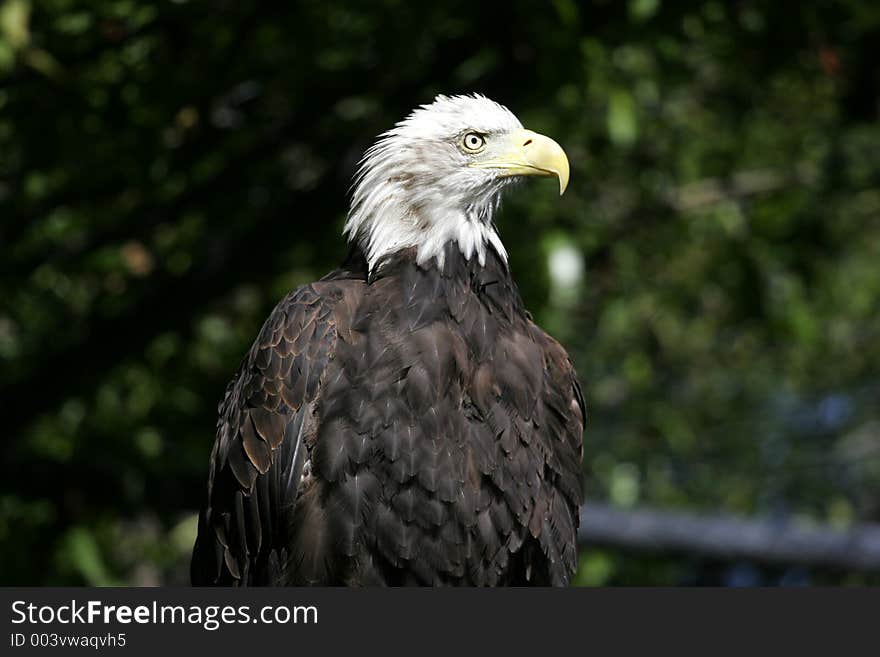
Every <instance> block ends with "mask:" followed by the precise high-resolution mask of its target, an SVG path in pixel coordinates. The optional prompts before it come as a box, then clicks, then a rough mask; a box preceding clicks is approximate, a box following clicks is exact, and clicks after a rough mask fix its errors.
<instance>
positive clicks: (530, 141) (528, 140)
mask: <svg viewBox="0 0 880 657" xmlns="http://www.w3.org/2000/svg"><path fill="white" fill-rule="evenodd" d="M531 143H532V140H531V139H526V143H525V144H523V148H525V147H526V146H528V145H529V144H531Z"/></svg>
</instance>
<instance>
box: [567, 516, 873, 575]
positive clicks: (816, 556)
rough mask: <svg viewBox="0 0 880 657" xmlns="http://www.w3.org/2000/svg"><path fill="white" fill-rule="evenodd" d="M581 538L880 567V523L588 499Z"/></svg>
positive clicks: (591, 542)
mask: <svg viewBox="0 0 880 657" xmlns="http://www.w3.org/2000/svg"><path fill="white" fill-rule="evenodd" d="M578 542H579V543H580V544H581V547H585V546H601V545H604V546H613V547H617V548H628V549H633V550H639V551H650V552H686V553H689V554H699V555H703V556H707V557H715V558H719V559H725V560H729V559H751V560H754V561H761V562H776V563H788V564H803V565H810V566H832V567H839V568H846V569H849V570H861V571H875V570H880V524H873V523H872V524H862V525H856V526H854V527H852V528H850V529H848V530H838V529H834V528H831V527H828V526H820V527H803V526H800V525H797V524H795V523H793V522H792V521H791V520H784V521H781V522H777V521H773V520H756V519H751V518H743V517H737V516H731V515H711V516H710V515H698V514H694V513H688V512H682V511H664V510H660V509H650V508H640V509H634V510H622V509H615V508H613V507H611V506H609V505H607V504H602V503H597V502H588V503H586V504H585V505H584V506H583V508H582V509H581V525H580V529H579V530H578Z"/></svg>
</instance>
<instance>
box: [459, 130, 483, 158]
mask: <svg viewBox="0 0 880 657" xmlns="http://www.w3.org/2000/svg"><path fill="white" fill-rule="evenodd" d="M461 145H462V148H464V150H465V151H467V152H468V153H478V152H479V151H481V150H483V147H484V146H485V145H486V138H485V137H484V136H483V135H481V134H480V133H479V132H469V133H467V134H466V135H465V136H464V137H463V138H462V140H461Z"/></svg>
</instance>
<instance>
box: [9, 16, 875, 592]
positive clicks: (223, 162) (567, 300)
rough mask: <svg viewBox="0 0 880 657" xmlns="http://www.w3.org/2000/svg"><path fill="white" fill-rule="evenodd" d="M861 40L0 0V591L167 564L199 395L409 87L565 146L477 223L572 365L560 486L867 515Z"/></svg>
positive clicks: (870, 96) (866, 75) (608, 563)
mask: <svg viewBox="0 0 880 657" xmlns="http://www.w3.org/2000/svg"><path fill="white" fill-rule="evenodd" d="M877 43H880V6H878V5H877V4H876V3H863V2H857V1H856V0H849V1H838V2H815V3H801V4H798V5H792V4H790V3H763V2H757V0H741V1H739V2H736V3H726V2H721V1H719V0H706V1H702V2H686V3H671V2H660V1H659V0H630V1H629V2H612V1H610V0H608V1H605V2H593V3H577V2H574V1H572V0H555V1H554V2H548V3H530V2H519V1H513V2H511V1H507V2H480V3H474V2H454V1H453V2H424V3H407V2H402V1H400V0H383V1H381V2H373V3H341V2H317V1H312V2H296V3H279V4H272V3H258V2H255V1H251V0H241V1H237V2H232V1H229V0H213V1H210V2H186V1H185V0H178V1H175V2H169V1H159V2H153V1H150V2H147V1H145V0H108V1H106V2H101V3H96V2H83V1H76V0H39V1H37V0H0V248H2V251H0V253H2V258H0V363H2V368H0V390H2V393H0V394H2V397H0V400H2V401H0V404H2V409H3V414H2V418H3V420H4V422H3V424H4V429H5V430H4V434H5V435H4V440H3V441H2V448H0V449H2V451H0V462H2V467H3V470H2V472H3V478H2V483H0V572H2V576H0V581H2V583H4V584H11V583H30V584H48V583H54V584H59V583H64V584H81V583H89V584H118V583H134V584H150V583H183V582H185V581H186V578H187V570H186V569H187V559H188V552H189V549H190V547H191V544H192V539H193V536H194V520H193V514H194V512H195V510H196V509H197V507H198V505H199V504H201V502H202V497H203V495H204V485H205V479H206V473H207V461H208V454H209V451H210V448H211V444H212V441H213V426H214V422H215V413H216V404H217V401H218V400H219V399H220V397H221V394H222V392H223V389H224V386H225V384H226V382H227V381H228V379H229V378H230V377H231V375H232V373H233V372H234V370H235V368H236V365H237V362H238V360H239V358H240V357H241V356H242V355H243V354H244V352H245V351H246V349H247V347H248V346H249V344H250V342H251V340H252V339H253V338H254V336H255V335H256V332H257V331H258V329H259V327H260V325H261V323H262V321H263V319H264V318H265V317H266V315H267V314H268V312H269V311H270V309H271V308H272V306H273V305H274V303H275V302H276V301H277V300H278V299H279V298H280V297H281V296H282V295H283V294H284V293H285V292H286V291H287V290H289V289H290V288H291V287H293V286H296V285H298V284H300V283H302V282H306V281H309V280H313V279H315V278H316V277H319V276H321V275H322V274H323V273H325V272H326V271H328V270H329V269H331V268H332V267H333V266H334V265H335V264H336V263H337V262H339V261H340V260H341V258H342V257H343V256H344V253H345V246H344V244H343V241H342V239H341V237H340V230H341V226H342V222H343V219H344V214H345V211H346V209H347V208H346V202H347V196H346V194H347V189H348V185H349V180H350V177H351V174H352V172H353V170H354V167H355V164H356V161H357V159H358V158H359V156H360V154H361V153H362V152H363V150H364V149H365V148H366V147H367V146H368V145H369V144H370V142H371V140H372V139H373V136H374V135H376V134H377V133H379V132H381V131H382V130H384V129H387V128H388V127H389V126H390V125H391V124H392V123H393V122H394V121H396V120H398V119H400V118H401V117H402V116H403V115H404V114H405V113H406V112H408V111H409V110H410V109H411V108H412V107H413V106H415V105H416V104H419V103H422V102H426V101H429V100H430V99H431V98H432V97H433V95H434V94H436V93H441V92H442V93H457V92H470V91H480V92H483V93H486V94H487V95H489V96H491V97H493V98H495V99H497V100H499V101H501V102H503V103H505V104H506V105H508V106H509V107H510V108H511V109H513V110H514V111H515V112H516V113H517V114H518V115H519V116H520V118H521V119H522V120H523V123H525V124H526V125H527V126H529V127H532V128H534V129H537V130H541V131H543V132H546V133H547V134H550V135H552V136H554V137H555V138H556V139H557V140H558V141H560V142H561V143H562V144H563V146H564V147H565V148H566V150H567V151H568V153H569V156H570V160H571V164H572V174H571V181H572V183H571V186H570V188H569V191H568V192H567V194H566V195H565V197H563V198H562V199H561V200H560V199H558V198H556V196H555V193H554V190H553V189H552V185H546V186H545V185H541V184H532V185H527V186H524V187H522V188H520V189H519V190H518V191H516V192H515V193H513V194H512V195H511V198H510V199H509V200H508V202H507V203H506V205H505V208H504V210H503V213H502V216H501V218H500V228H501V232H502V236H503V238H504V240H505V243H506V244H507V246H508V249H509V250H510V252H511V260H512V267H513V270H514V274H515V276H516V277H517V280H518V281H519V283H520V286H521V288H522V292H523V294H524V297H525V298H526V302H527V304H528V305H529V307H530V308H531V309H533V311H534V312H535V315H536V317H537V318H538V320H539V321H540V322H541V323H543V324H544V325H545V326H546V327H547V328H548V329H550V330H551V331H552V332H553V333H554V334H555V335H556V336H557V337H558V338H559V339H560V340H561V341H563V342H564V343H565V344H566V346H567V347H568V348H569V350H570V352H571V353H572V355H573V358H574V360H575V362H576V365H577V367H578V370H579V372H580V376H581V379H582V381H583V384H584V389H585V393H586V396H587V400H588V406H589V411H590V412H589V426H588V431H587V434H586V459H585V472H586V482H587V491H588V494H589V495H590V496H591V497H592V498H594V499H607V500H610V501H611V502H612V503H614V504H617V505H621V506H631V505H638V504H651V505H658V506H668V507H684V508H691V509H695V510H700V511H704V512H713V511H718V510H724V511H727V512H736V513H744V514H756V515H777V514H778V515H784V516H792V515H793V516H796V517H799V518H801V519H804V520H806V521H810V522H816V523H832V524H835V525H839V526H847V525H848V524H850V523H853V522H858V521H878V520H880V412H878V399H880V376H878V373H880V312H878V308H880V124H878V111H880V66H878V61H877V58H876V45H877ZM536 236H537V239H536ZM581 566H582V567H581V570H580V572H579V574H578V579H577V582H578V583H580V584H618V583H625V584H627V583H639V584H675V583H742V582H746V583H763V584H772V583H804V582H840V583H863V582H868V581H871V579H870V577H868V576H866V575H861V574H858V573H828V572H819V573H817V572H811V571H803V570H792V569H786V568H785V567H784V566H779V567H775V568H774V569H769V568H768V567H765V566H763V565H761V564H757V565H749V564H746V565H743V564H733V565H730V564H707V563H704V562H702V561H700V560H697V559H694V558H690V557H687V556H686V555H633V554H624V553H617V552H614V551H609V550H603V551H588V552H585V553H584V554H583V555H582V560H581ZM874 581H876V578H875V580H874Z"/></svg>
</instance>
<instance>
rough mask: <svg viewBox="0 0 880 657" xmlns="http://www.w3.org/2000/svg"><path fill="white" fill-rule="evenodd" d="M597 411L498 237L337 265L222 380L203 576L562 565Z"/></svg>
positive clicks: (271, 581)
mask: <svg viewBox="0 0 880 657" xmlns="http://www.w3.org/2000/svg"><path fill="white" fill-rule="evenodd" d="M352 262H356V259H353V260H352ZM583 420H584V409H583V399H582V397H581V394H580V389H579V387H578V384H577V380H576V378H575V374H574V371H573V369H572V366H571V363H570V362H569V359H568V356H567V355H566V353H565V351H564V350H563V349H562V347H561V346H560V345H559V344H558V343H557V342H555V341H554V340H553V339H552V338H550V337H549V336H547V335H546V334H545V333H544V332H543V331H541V329H539V328H538V327H537V326H536V325H535V324H534V323H533V322H532V321H531V318H530V316H529V315H528V313H527V312H526V311H525V309H524V308H523V306H522V301H521V300H520V296H519V293H518V292H517V290H516V286H515V285H514V283H513V281H512V279H511V277H510V274H509V272H508V270H507V267H506V265H505V264H504V263H503V262H502V261H501V260H500V259H498V258H497V256H495V255H494V254H493V253H492V252H490V254H489V255H488V262H487V263H486V265H485V266H480V265H478V264H477V263H475V262H473V261H471V262H469V261H466V260H465V259H464V258H463V257H462V256H461V254H460V253H459V252H458V250H457V248H456V247H455V246H453V245H450V246H448V247H447V254H446V266H445V267H444V269H443V271H440V270H438V269H437V268H436V266H435V265H434V264H433V263H432V264H429V265H425V266H417V265H416V264H415V262H414V257H413V254H412V253H409V252H401V253H399V254H397V255H396V256H394V257H393V258H391V259H389V260H387V261H385V262H384V263H383V264H382V265H381V266H380V267H379V268H378V269H377V271H376V273H375V274H374V275H373V277H372V279H370V280H368V277H367V276H366V274H365V272H364V270H363V268H362V267H360V266H352V267H350V268H348V269H342V270H339V271H336V272H334V273H333V274H331V275H329V276H327V277H326V278H324V279H322V280H321V281H319V282H316V283H313V284H311V285H307V286H304V287H302V288H299V289H298V290H296V291H294V292H293V293H291V294H289V295H288V296H287V297H286V298H285V299H283V300H282V301H281V302H280V303H279V304H278V306H277V307H276V308H275V310H274V311H273V313H272V314H271V316H270V317H269V319H268V320H267V321H266V323H265V325H264V326H263V329H262V331H261V332H260V335H259V337H258V339H257V341H256V342H255V344H254V345H253V347H252V348H251V350H250V352H249V354H248V356H247V358H246V359H245V361H244V362H243V363H242V366H241V369H240V370H239V372H238V374H237V376H236V377H235V379H234V380H233V381H232V382H231V383H230V385H229V387H228V388H227V391H226V395H225V398H224V400H223V402H222V403H221V405H220V419H219V421H218V427H217V440H216V443H215V446H214V451H213V454H212V459H211V472H210V479H209V484H208V504H207V506H206V507H205V508H204V510H203V511H202V514H201V516H200V522H199V535H198V539H197V541H196V546H195V550H194V553H193V561H192V579H193V583H194V584H201V585H209V584H225V585H236V584H238V585H277V584H291V585H306V584H323V585H334V584H338V585H404V584H420V585H525V584H538V585H564V584H566V583H567V582H568V580H569V578H570V576H571V574H572V573H573V571H574V568H575V565H576V559H577V552H576V543H575V534H576V529H577V519H578V514H577V511H578V507H579V505H580V502H581V455H582V442H581V440H582V432H583Z"/></svg>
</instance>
